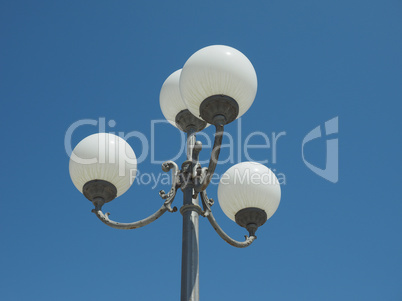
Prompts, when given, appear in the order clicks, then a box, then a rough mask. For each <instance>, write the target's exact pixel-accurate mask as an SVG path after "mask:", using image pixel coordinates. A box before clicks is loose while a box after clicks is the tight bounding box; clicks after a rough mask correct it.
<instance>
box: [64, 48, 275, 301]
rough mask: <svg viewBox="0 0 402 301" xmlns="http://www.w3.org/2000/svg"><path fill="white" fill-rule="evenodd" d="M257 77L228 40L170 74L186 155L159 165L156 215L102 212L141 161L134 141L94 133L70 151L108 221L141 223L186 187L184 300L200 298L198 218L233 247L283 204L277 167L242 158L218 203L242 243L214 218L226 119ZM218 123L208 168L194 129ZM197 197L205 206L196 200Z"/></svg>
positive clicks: (165, 91)
mask: <svg viewBox="0 0 402 301" xmlns="http://www.w3.org/2000/svg"><path fill="white" fill-rule="evenodd" d="M256 92H257V77H256V74H255V71H254V68H253V66H252V64H251V63H250V61H249V60H248V59H247V57H245V56H244V55H243V54H242V53H241V52H240V51H238V50H236V49H234V48H231V47H228V46H221V45H215V46H209V47H205V48H203V49H201V50H199V51H197V52H196V53H194V54H193V55H192V56H191V57H190V58H189V59H188V60H187V62H186V63H185V65H184V67H183V69H181V70H178V71H176V72H174V73H173V74H171V75H170V76H169V77H168V78H167V79H166V81H165V82H164V84H163V86H162V89H161V93H160V106H161V109H162V113H163V115H164V116H165V118H166V119H167V120H168V121H169V122H170V123H171V124H172V125H174V126H176V127H177V128H179V129H180V130H181V131H184V132H185V133H187V160H186V161H185V162H183V164H182V165H181V168H180V169H179V167H178V166H177V164H176V163H175V162H173V161H166V162H164V163H163V164H162V170H163V171H165V172H168V171H171V173H172V186H171V189H170V191H169V192H168V193H165V192H164V191H163V190H161V191H160V192H159V195H160V196H161V198H162V199H163V200H164V202H163V204H162V206H161V208H159V210H157V211H156V212H155V213H154V214H152V215H151V216H149V217H147V218H145V219H143V220H140V221H136V222H132V223H119V222H115V221H112V220H111V219H109V213H103V211H102V207H103V206H104V204H106V203H108V202H110V201H112V200H113V199H114V198H116V197H118V196H120V195H122V194H123V193H124V192H126V191H127V190H128V188H130V186H131V184H132V182H133V180H134V176H135V172H136V169H137V161H136V157H135V153H134V151H133V150H132V148H131V147H130V145H129V144H128V143H127V142H126V141H124V140H123V139H122V138H120V137H117V136H115V135H112V134H107V133H98V134H94V135H91V136H89V137H87V138H85V139H83V140H82V141H81V142H79V143H78V145H77V146H76V147H75V149H74V150H73V152H72V154H71V158H70V165H69V169H70V175H71V179H72V181H73V183H74V185H75V186H76V187H77V189H78V190H79V191H80V192H82V193H83V194H84V196H85V197H86V198H87V199H89V200H90V201H91V202H92V203H93V205H94V206H95V208H94V209H93V210H92V212H94V213H95V214H96V216H97V217H98V218H99V219H100V220H101V221H102V222H103V223H105V224H106V225H108V226H110V227H112V228H116V229H136V228H140V227H143V226H145V225H147V224H149V223H151V222H153V221H155V220H156V219H157V218H159V217H160V216H161V215H162V214H164V213H165V212H166V211H169V212H176V211H177V208H176V207H172V203H173V201H174V198H175V196H176V192H177V191H178V189H179V188H180V189H181V190H182V191H183V205H182V206H181V208H180V213H181V214H182V216H183V239H182V279H181V300H182V301H190V300H191V301H198V300H199V269H198V264H199V249H198V219H199V216H202V217H206V218H207V219H208V220H209V222H210V223H211V225H212V227H213V228H214V229H215V230H216V232H217V233H218V234H219V236H220V237H221V238H222V239H223V240H225V241H226V242H227V243H229V244H230V245H232V246H235V247H238V248H243V247H247V246H249V245H250V244H251V243H252V242H253V241H254V240H255V239H256V236H255V232H256V231H257V229H258V227H260V226H261V225H263V224H264V223H265V222H266V221H267V219H269V218H270V217H271V216H272V215H273V214H274V213H275V211H276V209H277V208H278V205H279V202H280V196H281V190H280V186H279V183H278V179H277V178H276V176H275V174H274V173H273V172H272V171H271V170H269V169H268V168H267V167H265V166H264V165H262V164H258V163H254V162H242V163H239V164H236V165H234V166H232V167H231V168H229V169H228V170H227V171H226V172H225V173H224V174H223V176H222V177H221V180H220V183H219V187H218V199H219V204H220V206H221V208H222V210H223V212H224V213H225V214H226V215H227V216H228V217H229V218H230V219H232V220H233V221H235V222H236V223H237V224H238V225H240V226H241V227H244V228H246V229H247V231H248V233H249V236H246V239H245V240H244V241H242V242H240V241H236V240H234V239H232V238H231V237H229V236H228V235H227V234H226V233H225V232H224V231H223V230H222V229H221V227H220V226H219V225H218V223H217V222H216V220H215V218H214V216H213V214H212V210H211V206H212V205H213V203H214V201H213V200H212V199H210V198H208V196H207V193H206V188H207V187H208V185H209V183H210V181H211V178H212V176H213V174H214V171H215V168H216V165H217V163H218V157H219V152H220V147H221V143H222V137H223V131H224V126H225V125H226V124H228V123H230V122H232V121H234V120H235V119H237V118H239V117H240V116H241V115H243V114H244V113H245V112H246V111H247V110H248V108H249V107H250V106H251V104H252V103H253V101H254V98H255V95H256ZM210 124H211V125H214V126H215V128H216V134H215V140H214V146H213V149H212V153H211V158H210V161H209V165H208V167H202V166H201V164H200V163H199V160H198V156H199V153H200V151H201V149H202V144H201V142H199V141H196V133H197V132H199V131H201V130H203V129H204V128H205V127H206V126H208V125H210ZM199 199H200V201H201V205H202V207H201V206H200V205H199Z"/></svg>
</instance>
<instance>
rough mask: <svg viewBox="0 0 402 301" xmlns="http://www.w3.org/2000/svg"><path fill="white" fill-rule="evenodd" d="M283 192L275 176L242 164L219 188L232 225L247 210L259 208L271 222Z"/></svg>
mask: <svg viewBox="0 0 402 301" xmlns="http://www.w3.org/2000/svg"><path fill="white" fill-rule="evenodd" d="M280 199H281V188H280V185H279V181H278V179H277V178H276V176H275V174H274V173H273V172H272V171H271V170H270V169H269V168H268V167H266V166H264V165H262V164H259V163H255V162H242V163H239V164H236V165H234V166H232V167H231V168H229V169H228V170H227V171H226V172H225V173H224V174H223V175H222V178H221V180H220V182H219V186H218V200H219V205H220V206H221V208H222V210H223V212H224V213H225V214H226V215H227V216H228V217H229V218H230V219H231V220H233V221H235V215H236V213H237V212H239V211H240V210H242V209H245V208H250V207H254V208H259V209H262V210H264V211H265V212H266V214H267V218H270V217H271V216H272V215H273V214H274V213H275V211H276V209H278V206H279V202H280Z"/></svg>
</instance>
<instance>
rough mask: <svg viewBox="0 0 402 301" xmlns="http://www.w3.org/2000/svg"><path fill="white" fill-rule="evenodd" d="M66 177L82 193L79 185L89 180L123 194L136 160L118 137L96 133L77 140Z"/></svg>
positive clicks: (133, 174) (81, 186) (129, 181)
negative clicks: (112, 186)
mask: <svg viewBox="0 0 402 301" xmlns="http://www.w3.org/2000/svg"><path fill="white" fill-rule="evenodd" d="M69 169H70V177H71V180H72V181H73V183H74V185H75V187H77V189H78V190H79V191H80V192H81V193H82V189H83V186H84V185H85V184H86V183H87V182H89V181H92V180H104V181H108V182H110V183H112V184H113V185H114V186H115V187H116V189H117V196H120V195H122V194H123V193H125V192H126V191H127V190H128V189H129V188H130V186H131V184H132V183H133V181H134V179H135V175H136V172H137V158H136V156H135V153H134V151H133V149H132V148H131V146H130V145H129V144H128V143H127V142H126V141H125V140H124V139H122V138H120V137H118V136H116V135H113V134H108V133H98V134H93V135H91V136H88V137H86V138H84V139H83V140H81V141H80V142H79V143H78V144H77V146H76V147H75V148H74V150H73V152H72V153H71V156H70V165H69Z"/></svg>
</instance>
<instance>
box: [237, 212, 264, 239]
mask: <svg viewBox="0 0 402 301" xmlns="http://www.w3.org/2000/svg"><path fill="white" fill-rule="evenodd" d="M235 220H236V223H237V224H238V225H239V226H241V227H243V228H246V229H247V230H248V231H249V233H250V236H252V235H255V231H257V229H258V227H260V226H262V225H263V224H264V223H265V222H266V221H267V213H266V212H265V211H264V210H262V209H259V208H253V207H250V208H245V209H242V210H240V211H239V212H237V213H236V215H235Z"/></svg>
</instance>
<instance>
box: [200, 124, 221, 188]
mask: <svg viewBox="0 0 402 301" xmlns="http://www.w3.org/2000/svg"><path fill="white" fill-rule="evenodd" d="M215 127H216V133H215V140H214V147H213V149H212V153H211V159H210V160H209V165H208V169H205V170H204V169H203V172H202V173H201V176H200V179H201V180H200V182H199V183H196V185H195V187H194V190H195V191H197V192H201V191H204V190H205V189H206V188H207V187H208V185H209V183H210V182H211V179H212V176H213V175H214V172H215V168H216V165H217V164H218V158H219V153H220V152H221V146H222V138H223V131H224V128H223V124H220V123H217V124H216V125H215Z"/></svg>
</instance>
